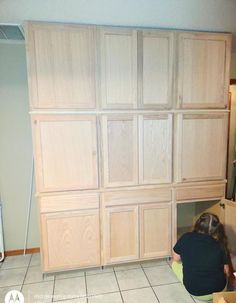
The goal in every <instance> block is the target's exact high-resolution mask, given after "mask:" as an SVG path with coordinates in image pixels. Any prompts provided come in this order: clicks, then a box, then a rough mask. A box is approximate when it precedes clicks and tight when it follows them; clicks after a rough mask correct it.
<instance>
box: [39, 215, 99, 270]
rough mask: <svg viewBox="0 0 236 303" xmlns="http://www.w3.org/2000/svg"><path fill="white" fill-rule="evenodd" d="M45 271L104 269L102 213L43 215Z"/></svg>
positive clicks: (42, 237)
mask: <svg viewBox="0 0 236 303" xmlns="http://www.w3.org/2000/svg"><path fill="white" fill-rule="evenodd" d="M41 239H42V241H41V242H42V255H43V270H44V271H52V270H59V269H72V268H78V267H89V266H99V265H100V232H99V211H98V210H84V211H73V212H58V213H50V214H43V215H41Z"/></svg>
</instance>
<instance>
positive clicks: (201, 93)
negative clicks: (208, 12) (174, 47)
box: [178, 33, 231, 108]
mask: <svg viewBox="0 0 236 303" xmlns="http://www.w3.org/2000/svg"><path fill="white" fill-rule="evenodd" d="M178 39H179V58H178V62H179V68H178V70H179V71H178V103H179V104H178V106H179V107H182V108H225V107H227V104H228V91H229V73H230V53H231V35H223V34H206V33H204V34H203V33H196V34H193V33H181V34H179V37H178Z"/></svg>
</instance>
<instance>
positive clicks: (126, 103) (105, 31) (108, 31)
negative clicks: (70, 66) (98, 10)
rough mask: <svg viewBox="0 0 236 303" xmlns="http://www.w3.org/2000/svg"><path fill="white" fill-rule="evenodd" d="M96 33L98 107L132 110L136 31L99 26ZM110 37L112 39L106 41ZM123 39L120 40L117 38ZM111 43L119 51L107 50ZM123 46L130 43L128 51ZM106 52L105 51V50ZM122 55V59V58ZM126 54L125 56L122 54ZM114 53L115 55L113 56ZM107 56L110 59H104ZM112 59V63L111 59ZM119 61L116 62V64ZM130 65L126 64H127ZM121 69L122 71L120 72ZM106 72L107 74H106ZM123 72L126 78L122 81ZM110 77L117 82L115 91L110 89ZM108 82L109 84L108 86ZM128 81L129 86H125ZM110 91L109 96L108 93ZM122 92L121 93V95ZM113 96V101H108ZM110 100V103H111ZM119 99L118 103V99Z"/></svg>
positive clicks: (112, 86)
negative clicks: (98, 40)
mask: <svg viewBox="0 0 236 303" xmlns="http://www.w3.org/2000/svg"><path fill="white" fill-rule="evenodd" d="M98 31H99V33H100V54H99V56H100V74H101V79H100V86H101V96H100V99H101V102H100V103H101V106H102V108H104V109H106V108H110V109H111V108H113V109H128V108H130V109H132V108H136V107H137V31H136V30H134V29H132V28H123V29H122V28H115V27H114V28H105V27H104V28H103V27H101V28H99V29H98ZM109 38H110V39H113V43H112V41H109ZM122 38H123V39H125V40H124V41H123V43H122V41H119V39H120V40H122ZM109 43H110V47H111V46H112V45H116V47H119V52H118V51H117V50H116V51H115V50H114V49H113V50H112V49H109ZM125 43H126V44H127V45H125ZM126 46H127V47H128V46H130V53H126V52H127V48H126ZM107 52H108V53H107ZM122 55H123V58H122ZM125 55H126V56H125ZM115 56H118V57H117V58H116V57H115ZM108 59H110V61H108ZM112 60H113V62H112ZM119 63H120V64H119ZM128 64H130V66H128ZM122 68H124V69H125V72H124V71H123V72H122ZM109 73H110V75H109ZM124 75H129V78H128V79H126V81H125V80H122V77H124ZM112 77H115V78H116V79H117V78H118V79H119V81H120V84H119V85H118V83H117V82H116V86H118V88H119V90H118V91H115V90H114V85H113V84H112V83H113V82H114V81H113V80H112ZM109 81H110V85H109ZM128 84H130V87H128ZM109 92H110V96H109ZM122 94H123V96H122ZM112 99H113V100H112ZM122 99H123V100H122ZM111 101H112V102H111ZM121 101H122V102H121Z"/></svg>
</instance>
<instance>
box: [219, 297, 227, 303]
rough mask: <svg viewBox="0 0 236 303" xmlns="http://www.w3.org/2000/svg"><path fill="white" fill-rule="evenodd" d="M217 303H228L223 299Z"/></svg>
mask: <svg viewBox="0 0 236 303" xmlns="http://www.w3.org/2000/svg"><path fill="white" fill-rule="evenodd" d="M217 303H228V302H227V301H226V300H225V298H223V297H222V298H220V300H219V301H218V302H217Z"/></svg>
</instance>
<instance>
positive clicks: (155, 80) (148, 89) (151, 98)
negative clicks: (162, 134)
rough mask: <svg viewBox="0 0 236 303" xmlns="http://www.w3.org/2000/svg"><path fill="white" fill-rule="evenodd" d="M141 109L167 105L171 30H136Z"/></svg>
mask: <svg viewBox="0 0 236 303" xmlns="http://www.w3.org/2000/svg"><path fill="white" fill-rule="evenodd" d="M138 54H139V58H138V60H139V65H140V67H139V73H138V76H139V85H140V96H139V97H140V105H139V106H140V107H141V108H170V105H171V103H172V100H173V99H172V98H173V96H172V93H173V91H172V89H173V75H174V72H173V64H174V33H173V32H171V31H158V30H148V29H147V30H142V31H139V32H138Z"/></svg>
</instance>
